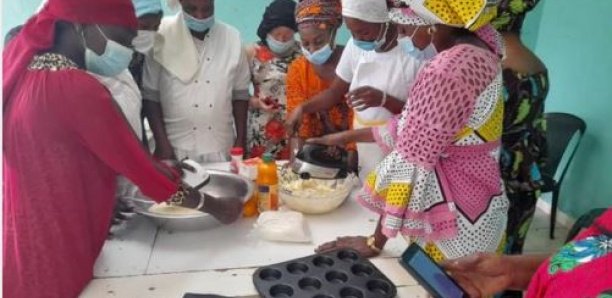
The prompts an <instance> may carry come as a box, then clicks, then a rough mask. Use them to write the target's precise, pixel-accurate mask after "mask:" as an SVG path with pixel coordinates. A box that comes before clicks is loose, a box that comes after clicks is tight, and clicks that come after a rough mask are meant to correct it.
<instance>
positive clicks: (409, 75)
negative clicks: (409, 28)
mask: <svg viewBox="0 0 612 298" xmlns="http://www.w3.org/2000/svg"><path fill="white" fill-rule="evenodd" d="M421 65H422V62H420V61H418V60H416V59H414V58H412V57H411V56H409V55H406V54H405V53H404V52H403V51H402V49H401V47H399V46H396V47H395V48H393V49H391V50H389V51H388V52H376V51H364V50H362V49H360V48H359V47H357V46H355V44H354V43H353V42H352V40H349V42H348V43H347V45H346V48H345V49H344V52H343V53H342V58H340V62H339V63H338V66H337V68H336V74H337V75H338V77H339V78H340V79H342V80H343V81H345V82H348V83H350V90H351V91H353V90H355V89H357V88H360V87H365V86H370V87H373V88H375V89H378V90H381V91H384V92H386V93H387V94H388V95H391V96H393V97H395V98H397V99H399V100H402V101H406V100H407V99H408V90H409V89H410V86H411V85H412V82H413V81H414V79H415V78H416V74H417V72H418V71H419V69H420V67H421ZM392 116H393V115H392V114H391V112H389V110H387V109H385V108H382V107H375V108H369V109H367V110H365V111H361V112H357V111H355V118H356V119H357V120H358V121H359V122H360V123H361V124H362V125H364V126H375V125H383V124H385V123H386V122H387V120H389V119H390V118H391V117H392Z"/></svg>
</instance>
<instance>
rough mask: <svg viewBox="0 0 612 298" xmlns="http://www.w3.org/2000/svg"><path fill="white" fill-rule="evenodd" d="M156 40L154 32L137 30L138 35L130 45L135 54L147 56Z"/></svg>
mask: <svg viewBox="0 0 612 298" xmlns="http://www.w3.org/2000/svg"><path fill="white" fill-rule="evenodd" d="M156 38H157V32H156V31H150V30H138V35H136V37H134V40H132V45H133V46H134V50H136V52H139V53H142V54H148V53H150V52H151V50H153V46H154V45H155V39H156Z"/></svg>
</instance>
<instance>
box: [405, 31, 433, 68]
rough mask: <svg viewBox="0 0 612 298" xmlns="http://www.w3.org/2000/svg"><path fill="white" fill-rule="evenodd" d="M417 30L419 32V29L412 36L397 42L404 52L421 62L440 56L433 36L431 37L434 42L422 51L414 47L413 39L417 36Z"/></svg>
mask: <svg viewBox="0 0 612 298" xmlns="http://www.w3.org/2000/svg"><path fill="white" fill-rule="evenodd" d="M417 30H419V29H418V27H417V29H416V30H414V33H412V35H411V36H404V37H401V38H398V40H397V42H398V43H399V45H400V47H401V48H402V50H404V53H406V54H407V55H409V56H411V57H413V58H414V59H417V60H421V61H425V60H429V59H431V58H433V57H435V56H436V55H438V50H437V49H436V47H435V46H434V44H433V36H432V37H431V39H432V41H431V42H430V43H429V44H428V45H427V46H426V47H425V48H424V49H422V50H421V49H419V48H417V47H416V46H415V45H414V42H413V41H412V38H413V37H414V35H415V34H416V32H417Z"/></svg>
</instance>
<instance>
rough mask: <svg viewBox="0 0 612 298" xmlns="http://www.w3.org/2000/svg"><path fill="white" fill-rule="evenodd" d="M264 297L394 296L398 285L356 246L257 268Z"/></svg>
mask: <svg viewBox="0 0 612 298" xmlns="http://www.w3.org/2000/svg"><path fill="white" fill-rule="evenodd" d="M253 283H254V284H255V288H256V289H257V291H258V292H259V294H260V295H261V297H264V298H289V297H291V298H393V297H395V296H396V295H397V289H396V287H395V285H394V284H393V283H392V282H391V281H390V280H389V278H387V277H386V276H385V275H384V274H383V273H382V272H380V270H378V268H376V266H374V264H372V263H371V262H370V261H368V260H367V259H366V258H363V257H361V256H360V255H359V254H358V253H357V252H356V251H354V250H337V251H334V252H330V253H325V254H316V255H312V256H308V257H305V258H300V259H295V260H291V261H287V262H283V263H279V264H275V265H270V266H265V267H261V268H259V269H257V271H255V273H254V274H253Z"/></svg>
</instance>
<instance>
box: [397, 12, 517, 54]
mask: <svg viewBox="0 0 612 298" xmlns="http://www.w3.org/2000/svg"><path fill="white" fill-rule="evenodd" d="M497 3H498V1H497V0H466V1H456V0H390V2H389V6H390V7H391V9H390V10H389V18H390V19H391V21H393V22H394V23H398V24H403V25H414V26H430V25H436V24H442V25H447V26H452V27H458V28H465V29H468V30H470V31H473V32H474V34H476V36H478V37H479V38H480V39H481V40H482V41H483V42H485V43H486V44H487V46H489V48H491V50H493V51H494V52H495V53H496V54H497V55H499V56H504V55H505V49H504V43H503V39H502V37H501V35H500V34H499V32H497V31H496V30H495V28H493V26H492V25H491V24H490V22H491V21H492V20H493V19H494V18H495V16H496V15H497Z"/></svg>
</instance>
